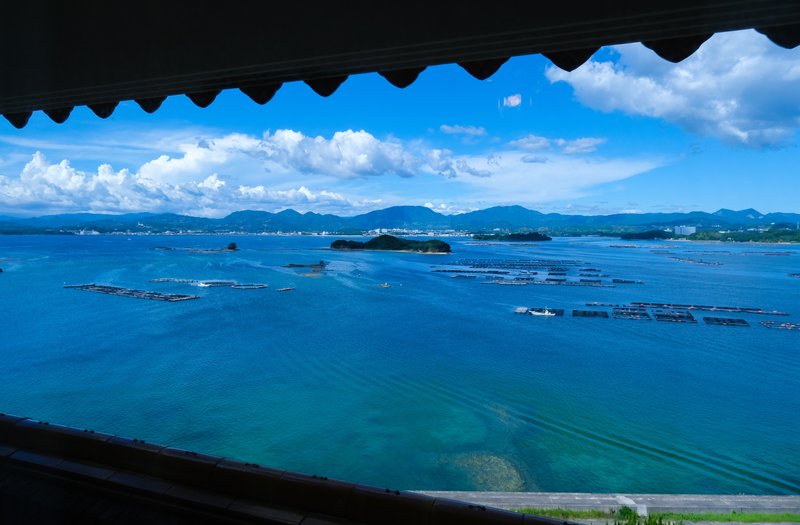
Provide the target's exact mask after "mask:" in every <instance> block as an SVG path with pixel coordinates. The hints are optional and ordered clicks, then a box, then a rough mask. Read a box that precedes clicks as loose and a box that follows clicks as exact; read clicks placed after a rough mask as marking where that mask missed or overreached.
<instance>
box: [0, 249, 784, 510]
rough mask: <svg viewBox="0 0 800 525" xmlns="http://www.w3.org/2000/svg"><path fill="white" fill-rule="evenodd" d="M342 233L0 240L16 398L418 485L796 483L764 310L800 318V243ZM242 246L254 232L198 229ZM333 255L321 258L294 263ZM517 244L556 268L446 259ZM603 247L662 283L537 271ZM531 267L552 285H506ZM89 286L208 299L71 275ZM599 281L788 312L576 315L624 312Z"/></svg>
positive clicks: (737, 486)
mask: <svg viewBox="0 0 800 525" xmlns="http://www.w3.org/2000/svg"><path fill="white" fill-rule="evenodd" d="M332 240H333V238H330V237H288V236H287V237H278V236H131V237H127V236H73V237H48V236H2V237H0V267H2V268H3V269H4V270H5V271H4V273H2V274H0V315H1V316H2V317H1V318H0V411H3V412H6V413H13V414H18V415H24V416H28V417H32V418H35V419H41V420H47V421H50V422H54V423H61V424H66V425H73V426H77V427H81V428H92V429H96V430H101V431H105V432H110V433H116V434H121V435H125V436H128V437H136V438H140V439H145V440H147V441H152V442H157V443H161V444H167V445H171V446H176V447H182V448H187V449H191V450H197V451H203V452H206V453H210V454H217V455H222V456H228V457H233V458H237V459H242V460H246V461H252V462H257V463H260V464H263V465H269V466H272V467H277V468H286V469H292V470H297V471H301V472H305V473H309V474H317V475H324V476H328V477H331V478H340V479H345V480H348V481H357V482H361V483H369V484H375V485H380V486H386V487H391V488H399V489H441V490H456V489H458V490H473V489H474V490H478V489H480V490H531V491H588V492H637V493H641V492H645V493H649V492H652V493H753V494H790V493H795V494H796V493H798V492H800V331H789V330H778V329H767V328H765V327H764V326H762V325H761V324H760V322H759V321H769V320H774V321H780V322H783V321H793V322H800V278H796V277H790V276H789V274H790V273H798V272H800V247H798V246H775V245H749V244H748V245H745V244H715V243H687V242H683V243H669V242H657V241H652V242H647V241H640V242H626V241H619V240H614V239H603V238H576V239H569V238H560V239H556V240H554V241H552V242H547V243H539V244H536V245H530V244H529V245H525V244H518V245H515V244H503V243H500V244H483V245H476V243H473V242H471V241H470V240H469V239H463V238H462V239H448V241H449V242H450V243H451V244H452V246H453V253H452V254H451V255H420V254H409V253H389V252H337V251H330V250H328V249H327V246H329V244H330V242H331V241H332ZM228 242H236V243H237V244H238V246H239V247H240V248H241V250H240V251H237V252H231V253H199V252H193V251H190V250H188V249H185V248H201V249H202V248H222V247H224V246H226V245H227V243H228ZM160 246H161V247H171V248H179V249H176V250H156V249H154V248H156V247H160ZM673 257H674V258H673ZM319 260H325V261H326V262H327V263H328V265H327V266H326V268H325V270H324V271H322V272H312V271H311V270H310V269H309V268H286V267H284V265H287V264H289V263H295V264H310V263H315V262H318V261H319ZM476 260H481V261H483V262H480V261H476ZM486 260H492V261H488V262H487V261H486ZM508 260H513V261H512V262H511V263H509V262H508ZM520 260H526V261H531V260H535V261H539V262H537V263H536V264H538V265H539V270H538V273H537V274H536V275H534V274H531V273H528V274H525V273H520V271H519V270H518V269H517V270H513V269H512V270H498V271H510V273H508V274H473V275H476V277H475V278H454V277H453V276H454V275H469V274H464V273H450V272H434V271H432V270H434V269H449V270H453V269H457V270H467V271H474V270H475V269H476V268H474V267H472V266H476V265H477V266H479V268H478V269H479V270H480V271H486V270H487V269H491V268H495V269H496V268H498V267H502V266H503V265H505V266H506V267H508V266H509V265H510V266H511V267H515V266H517V267H518V266H519V264H520V263H519V261H520ZM542 261H543V262H542ZM697 261H700V262H704V263H712V264H696V262H697ZM471 265H472V266H471ZM557 268H562V270H563V269H565V270H563V271H562V270H558V269H557ZM586 268H592V269H596V270H599V271H598V272H595V273H596V274H597V275H601V276H602V277H597V278H596V279H600V280H601V283H603V284H609V283H610V281H611V279H612V278H621V279H632V280H641V281H643V284H618V285H616V286H614V287H611V286H603V287H595V286H565V285H537V284H534V283H535V282H536V281H541V280H542V279H544V278H548V276H547V275H546V274H548V273H566V274H567V275H566V276H563V277H562V276H559V277H557V278H566V279H567V282H576V281H579V279H580V278H581V277H579V273H593V272H580V269H586ZM528 271H531V270H530V268H529V269H528ZM520 276H522V277H523V278H528V279H531V278H532V279H534V282H533V283H530V284H528V285H526V286H503V285H497V284H491V281H493V280H494V279H497V278H501V279H508V280H512V279H513V278H514V277H520ZM487 277H488V278H487ZM157 278H177V279H196V280H204V279H229V280H235V281H237V282H239V283H265V284H268V285H269V287H268V288H265V289H255V290H243V289H233V288H229V287H198V286H193V285H192V284H190V283H177V282H151V279H157ZM518 282H524V281H518ZM80 283H98V284H107V285H114V286H123V287H129V288H135V289H143V290H153V291H161V292H172V293H186V294H196V295H199V296H200V298H199V299H197V300H191V301H184V302H175V303H171V302H161V301H148V300H141V299H135V298H126V297H117V296H111V295H103V294H98V293H92V292H88V291H82V290H77V289H68V288H63V285H65V284H80ZM381 283H388V284H390V285H391V287H389V288H382V287H380V286H379V284H381ZM281 287H294V288H295V290H293V291H289V292H285V293H279V292H277V289H278V288H281ZM595 301H597V302H601V303H608V304H624V303H629V302H631V301H643V302H659V303H685V304H700V305H721V306H745V307H757V308H763V309H765V310H782V311H785V312H787V313H789V314H790V315H789V316H787V317H778V316H771V315H755V314H738V313H733V314H731V313H719V312H705V311H694V312H693V314H694V316H695V318H697V320H698V322H697V323H696V324H691V323H673V322H658V321H655V320H653V321H644V320H632V319H614V318H611V317H610V318H590V317H573V316H572V315H571V312H572V310H573V309H584V310H604V311H607V312H609V313H610V312H611V308H610V307H587V306H586V303H590V302H595ZM518 306H526V307H549V308H563V309H565V310H566V313H565V315H564V316H563V317H535V316H531V315H519V314H515V313H514V309H515V308H516V307H518ZM705 316H716V317H734V318H741V319H745V320H747V322H748V323H749V324H750V326H749V327H729V326H715V325H710V324H706V323H705V322H703V321H702V318H703V317H705Z"/></svg>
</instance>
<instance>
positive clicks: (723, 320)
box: [703, 317, 750, 326]
mask: <svg viewBox="0 0 800 525" xmlns="http://www.w3.org/2000/svg"><path fill="white" fill-rule="evenodd" d="M703 321H705V323H706V324H715V325H719V326H750V323H748V322H747V321H745V320H744V319H734V318H732V317H704V318H703Z"/></svg>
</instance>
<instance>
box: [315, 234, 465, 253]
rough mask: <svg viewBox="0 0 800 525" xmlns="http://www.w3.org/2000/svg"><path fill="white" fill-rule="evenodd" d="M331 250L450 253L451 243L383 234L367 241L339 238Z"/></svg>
mask: <svg viewBox="0 0 800 525" xmlns="http://www.w3.org/2000/svg"><path fill="white" fill-rule="evenodd" d="M331 250H384V251H393V252H413V253H450V245H449V244H447V243H446V242H444V241H440V240H437V239H432V240H430V241H412V240H410V239H400V238H397V237H394V236H393V235H381V236H379V237H375V238H374V239H370V240H369V241H367V242H360V241H348V240H343V239H339V240H337V241H333V242H332V243H331Z"/></svg>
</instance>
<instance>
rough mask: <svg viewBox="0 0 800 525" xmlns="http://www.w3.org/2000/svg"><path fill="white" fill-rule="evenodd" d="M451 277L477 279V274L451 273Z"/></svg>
mask: <svg viewBox="0 0 800 525" xmlns="http://www.w3.org/2000/svg"><path fill="white" fill-rule="evenodd" d="M450 278H451V279H477V278H478V276H477V275H451V276H450Z"/></svg>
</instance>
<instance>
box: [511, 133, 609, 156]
mask: <svg viewBox="0 0 800 525" xmlns="http://www.w3.org/2000/svg"><path fill="white" fill-rule="evenodd" d="M605 142H606V139H604V138H599V137H583V138H578V139H574V140H567V139H562V138H556V139H551V138H547V137H540V136H538V135H526V136H524V137H522V138H520V139H517V140H512V141H511V142H510V144H511V146H513V147H515V148H520V149H524V150H529V151H546V150H550V149H558V150H560V151H561V152H562V153H566V154H567V155H581V154H586V153H592V152H594V151H596V150H597V147H598V146H599V145H601V144H603V143H605ZM528 158H532V157H528ZM525 162H535V161H531V160H526V161H525Z"/></svg>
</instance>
